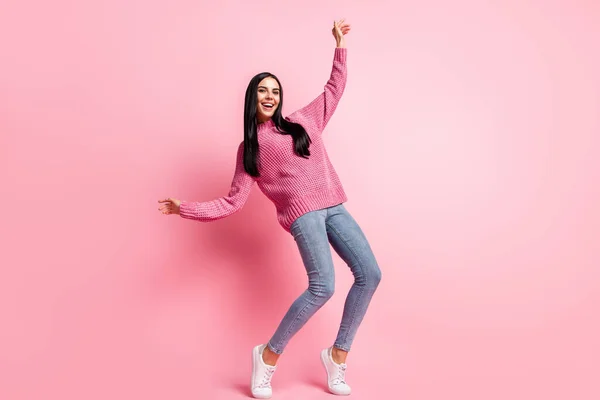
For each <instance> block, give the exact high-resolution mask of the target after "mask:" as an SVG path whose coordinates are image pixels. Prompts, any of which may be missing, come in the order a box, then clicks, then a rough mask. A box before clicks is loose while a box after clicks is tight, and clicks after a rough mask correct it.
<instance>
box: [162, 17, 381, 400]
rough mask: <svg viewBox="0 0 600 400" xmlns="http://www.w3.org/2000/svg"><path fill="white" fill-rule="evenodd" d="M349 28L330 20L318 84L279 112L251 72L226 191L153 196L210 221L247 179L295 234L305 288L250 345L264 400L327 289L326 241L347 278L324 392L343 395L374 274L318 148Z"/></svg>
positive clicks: (339, 79) (267, 84) (239, 194)
mask: <svg viewBox="0 0 600 400" xmlns="http://www.w3.org/2000/svg"><path fill="white" fill-rule="evenodd" d="M349 31H350V25H348V24H346V23H345V22H344V20H341V21H338V22H334V24H333V29H332V33H333V36H334V37H335V40H336V43H337V46H336V48H335V51H334V56H333V69H332V72H331V76H330V78H329V81H328V82H327V84H326V85H325V90H324V91H323V93H321V94H320V95H319V96H318V97H317V98H316V99H314V100H313V101H312V102H311V103H310V104H308V105H307V106H306V107H304V108H302V109H300V110H298V111H296V112H294V113H293V114H291V115H289V116H288V117H287V118H283V117H282V114H281V109H282V107H283V90H282V88H281V84H280V82H279V80H278V79H277V77H276V76H275V75H273V74H270V73H266V72H265V73H261V74H258V75H256V76H255V77H254V78H252V80H251V81H250V83H249V85H248V88H247V90H246V102H245V108H244V141H243V142H242V143H241V144H240V145H239V147H238V150H237V164H236V169H235V174H234V177H233V182H232V184H231V190H230V192H229V195H227V196H224V197H221V198H219V199H216V200H212V201H207V202H202V203H199V202H186V201H180V200H177V199H173V198H168V199H165V200H159V202H160V203H162V204H161V205H160V207H159V210H160V211H161V212H162V213H164V214H179V215H180V216H181V217H182V218H187V219H194V220H199V221H214V220H216V219H219V218H224V217H227V216H229V215H231V214H233V213H234V212H236V211H238V210H239V209H240V208H241V207H242V206H243V205H244V203H245V202H246V199H247V198H248V195H249V193H250V190H251V188H252V186H253V185H254V183H255V182H256V183H257V184H258V187H259V188H260V189H261V191H262V192H263V193H264V194H265V195H266V196H267V197H268V198H269V199H270V200H271V201H272V202H273V203H274V204H275V206H276V209H277V219H278V221H279V223H280V225H281V226H282V227H283V228H284V229H285V230H286V231H288V232H290V233H291V235H292V236H293V237H294V240H295V241H296V243H297V245H298V249H299V250H300V256H301V258H302V261H303V262H304V266H305V268H306V272H307V274H308V289H307V290H306V291H305V292H304V293H302V295H301V296H300V297H298V299H297V300H296V301H295V302H294V303H293V304H292V305H291V307H290V308H289V310H288V311H287V313H286V314H285V316H284V317H283V320H282V321H281V323H280V324H279V327H278V328H277V330H276V331H275V333H274V334H273V336H272V337H271V339H270V340H269V341H268V342H267V343H266V344H261V345H258V346H256V347H254V349H253V352H252V366H253V367H252V383H251V391H252V395H253V396H254V397H256V398H269V397H271V394H272V389H271V377H272V376H273V373H274V372H275V370H276V364H277V360H278V358H279V356H280V355H281V354H282V353H283V350H284V349H285V347H286V345H287V344H288V342H289V341H290V339H291V338H292V337H293V336H294V335H295V334H296V333H297V332H298V331H299V330H300V329H301V328H302V327H303V326H304V324H305V323H306V322H307V321H308V319H309V318H310V317H312V316H313V315H314V314H315V313H316V312H317V310H319V308H321V307H322V306H323V305H324V304H325V302H326V301H327V300H328V299H329V298H331V296H332V295H333V290H334V267H333V260H332V255H331V248H330V245H331V246H332V247H333V249H334V250H335V251H336V252H337V254H338V255H339V256H340V257H341V258H342V259H343V260H344V261H345V262H346V263H347V264H348V266H349V267H350V269H351V270H352V273H353V275H354V284H353V285H352V288H351V289H350V292H349V293H348V297H347V298H346V302H345V306H344V311H343V315H342V320H341V324H340V328H339V331H338V335H337V338H336V340H335V342H334V343H333V346H331V347H329V348H327V349H324V350H322V351H321V361H322V363H323V365H324V367H325V370H326V372H327V383H328V385H327V386H328V388H329V390H330V391H331V392H332V393H334V394H339V395H348V394H350V387H349V386H348V384H347V383H346V382H345V371H346V357H347V355H348V352H349V351H350V346H351V344H352V341H353V339H354V336H355V334H356V332H357V330H358V327H359V325H360V323H361V321H362V320H363V317H364V315H365V313H366V311H367V307H368V305H369V302H370V301H371V298H372V296H373V293H374V292H375V289H376V288H377V286H378V284H379V281H380V280H381V271H380V269H379V267H378V265H377V261H376V260H375V256H374V255H373V252H372V251H371V248H370V246H369V243H368V242H367V239H366V238H365V235H364V234H363V232H362V231H361V229H360V227H359V226H358V224H357V223H356V221H355V220H354V219H353V218H352V216H351V215H350V214H349V213H348V211H347V210H346V209H345V207H344V205H343V203H344V202H346V200H347V198H346V194H345V193H344V189H343V188H342V184H341V182H340V179H339V178H338V175H337V173H336V172H335V170H334V168H333V166H332V164H331V162H330V160H329V157H328V155H327V152H326V150H325V147H324V145H323V140H322V137H321V135H322V133H323V130H324V129H325V126H326V125H327V122H328V121H329V119H330V118H331V116H332V115H333V112H334V111H335V109H336V107H337V104H338V102H339V100H340V98H341V96H342V92H343V91H344V87H345V84H346V54H347V49H346V46H345V40H344V35H345V34H347V33H348V32H349Z"/></svg>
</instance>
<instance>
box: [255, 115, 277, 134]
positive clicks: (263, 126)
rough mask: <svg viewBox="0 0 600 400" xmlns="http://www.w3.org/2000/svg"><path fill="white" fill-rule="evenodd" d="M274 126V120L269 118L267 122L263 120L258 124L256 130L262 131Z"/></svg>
mask: <svg viewBox="0 0 600 400" xmlns="http://www.w3.org/2000/svg"><path fill="white" fill-rule="evenodd" d="M274 126H275V122H273V119H272V118H271V119H269V120H268V121H267V122H263V123H262V124H258V131H259V132H260V131H264V130H265V129H271V128H273V127H274Z"/></svg>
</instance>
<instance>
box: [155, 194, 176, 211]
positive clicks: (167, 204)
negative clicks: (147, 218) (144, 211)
mask: <svg viewBox="0 0 600 400" xmlns="http://www.w3.org/2000/svg"><path fill="white" fill-rule="evenodd" d="M158 202H159V203H161V206H160V207H158V211H160V212H161V213H163V214H173V207H174V202H173V199H172V198H171V197H169V198H167V199H163V200H158Z"/></svg>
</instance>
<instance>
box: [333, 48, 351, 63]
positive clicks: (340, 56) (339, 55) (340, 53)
mask: <svg viewBox="0 0 600 400" xmlns="http://www.w3.org/2000/svg"><path fill="white" fill-rule="evenodd" d="M347 50H348V49H347V48H346V47H336V48H335V53H334V54H333V61H337V62H341V63H344V64H345V63H346V53H348V51H347Z"/></svg>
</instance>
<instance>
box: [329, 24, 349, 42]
mask: <svg viewBox="0 0 600 400" xmlns="http://www.w3.org/2000/svg"><path fill="white" fill-rule="evenodd" d="M344 21H345V19H342V20H340V21H333V29H332V30H331V33H333V37H334V38H335V41H336V43H337V47H346V41H345V40H344V35H346V34H347V33H348V32H350V24H347V23H346V22H344Z"/></svg>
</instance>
